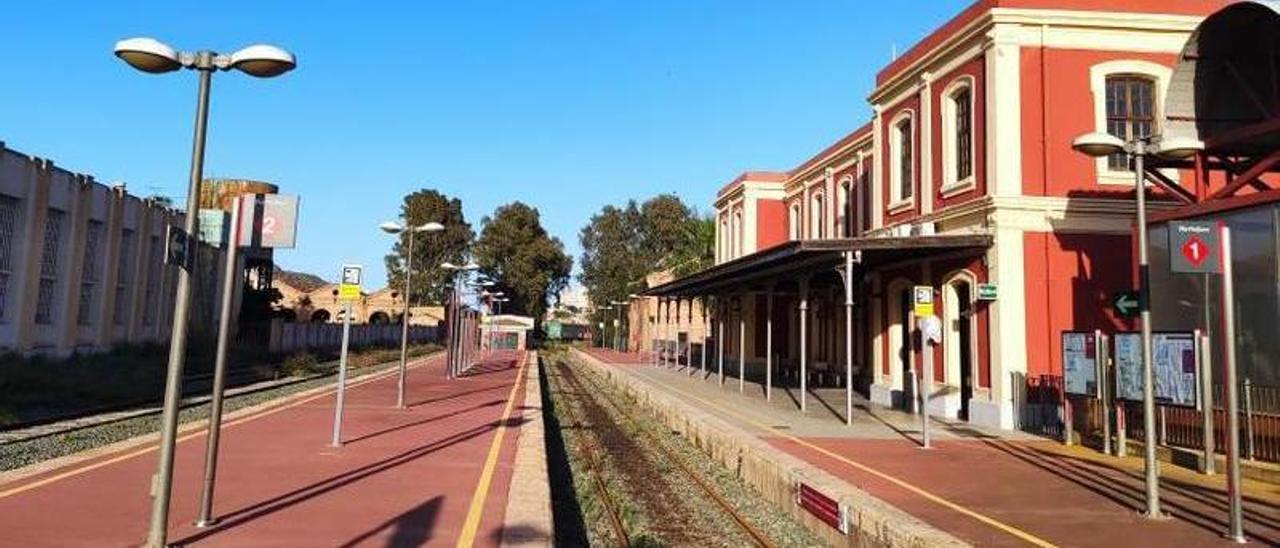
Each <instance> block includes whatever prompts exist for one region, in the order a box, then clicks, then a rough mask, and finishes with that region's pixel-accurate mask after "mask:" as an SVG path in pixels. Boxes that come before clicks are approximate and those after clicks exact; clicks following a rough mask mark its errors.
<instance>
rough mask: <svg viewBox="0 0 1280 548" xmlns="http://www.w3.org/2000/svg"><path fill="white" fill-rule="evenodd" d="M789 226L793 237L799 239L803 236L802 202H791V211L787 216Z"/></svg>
mask: <svg viewBox="0 0 1280 548" xmlns="http://www.w3.org/2000/svg"><path fill="white" fill-rule="evenodd" d="M787 222H788V226H789V227H790V228H791V239H792V240H799V239H800V238H801V237H802V234H801V230H802V228H803V225H801V224H800V204H799V203H798V202H797V203H793V204H791V213H790V215H789V216H788V218H787Z"/></svg>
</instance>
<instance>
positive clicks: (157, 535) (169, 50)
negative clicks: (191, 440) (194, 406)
mask: <svg viewBox="0 0 1280 548" xmlns="http://www.w3.org/2000/svg"><path fill="white" fill-rule="evenodd" d="M115 55H116V57H119V58H120V59H121V60H123V61H124V62H126V63H128V64H129V66H132V67H133V68H135V69H138V70H140V71H142V72H147V73H151V74H161V73H165V72H173V71H175V70H178V69H183V68H185V69H189V70H194V71H197V72H198V73H199V76H200V78H199V89H198V92H197V96H196V120H195V138H194V143H193V145H192V150H191V173H190V180H189V182H188V187H187V211H186V218H185V222H184V224H183V229H184V230H185V231H186V236H187V238H188V241H190V239H191V238H195V237H196V236H195V235H196V231H197V228H198V225H197V221H198V215H197V214H198V211H199V201H198V200H199V196H200V181H201V179H203V177H204V150H205V135H206V129H207V125H208V120H209V86H210V83H211V82H212V80H213V73H214V72H215V71H219V70H232V69H235V70H238V71H240V72H243V73H245V74H248V75H250V76H256V77H258V78H271V77H274V76H279V75H281V74H284V73H286V72H289V71H291V70H293V69H294V67H296V66H297V60H296V59H295V58H294V56H293V54H292V53H289V52H287V51H285V50H283V49H280V48H278V47H276V46H268V45H261V44H259V45H252V46H249V47H246V48H244V49H241V50H239V51H237V52H235V53H232V54H231V55H222V54H219V53H216V52H213V51H210V50H200V51H196V52H180V51H177V50H175V49H174V48H173V47H172V46H169V45H168V44H165V43H164V42H161V41H159V40H156V39H153V38H129V39H127V40H121V41H119V42H116V45H115ZM193 248H194V246H191V245H189V246H188V253H187V255H186V256H187V258H188V260H187V265H184V267H180V268H179V270H178V287H177V295H176V296H175V298H174V303H173V328H172V334H171V335H170V340H169V363H168V369H167V371H166V374H165V390H164V408H163V409H164V410H163V412H162V414H161V427H160V461H159V464H158V466H157V470H156V476H155V478H154V483H153V499H152V506H151V526H150V529H149V531H148V533H147V545H148V546H152V547H159V546H164V544H165V542H166V540H167V537H168V520H169V499H170V495H171V494H172V492H171V490H172V487H173V458H174V440H175V438H176V437H177V430H178V398H179V397H180V395H181V394H180V392H181V382H182V368H183V365H184V364H183V359H184V357H185V354H186V344H187V309H188V308H189V307H190V303H191V269H192V268H193V267H194V265H195V264H194V263H195V262H194V256H193V255H192V254H191V253H190V250H191V249H193ZM206 466H208V465H206Z"/></svg>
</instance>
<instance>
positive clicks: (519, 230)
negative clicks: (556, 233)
mask: <svg viewBox="0 0 1280 548" xmlns="http://www.w3.org/2000/svg"><path fill="white" fill-rule="evenodd" d="M480 223H481V227H482V228H481V229H480V239H479V240H477V241H476V245H475V260H476V264H478V265H480V272H481V273H482V274H484V275H486V276H488V277H489V279H491V280H493V281H494V282H495V283H496V287H495V289H496V290H498V291H502V292H504V293H505V294H506V296H507V297H508V298H510V299H511V302H510V303H508V304H507V306H504V307H503V311H504V312H505V311H507V310H510V311H511V312H513V313H519V314H525V315H528V316H532V317H533V319H534V322H536V323H537V324H538V325H541V322H542V316H543V315H544V314H545V313H546V311H547V303H548V301H549V300H550V299H551V298H552V297H553V296H554V295H556V294H558V293H559V292H560V290H562V289H564V288H565V286H566V285H567V284H568V283H569V273H570V271H571V270H572V269H573V258H572V257H569V255H568V254H566V253H565V252H564V244H563V243H561V242H560V240H559V239H557V238H555V237H553V236H551V235H550V234H548V233H547V231H546V229H544V228H543V227H542V221H541V218H540V216H539V214H538V210H537V209H535V208H533V207H530V206H528V205H525V204H524V203H521V202H512V203H510V204H507V205H504V206H499V207H498V209H497V210H495V211H494V212H493V216H492V217H485V218H484V219H483V220H482V221H481V222H480Z"/></svg>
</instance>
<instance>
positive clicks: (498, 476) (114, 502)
mask: <svg viewBox="0 0 1280 548" xmlns="http://www.w3.org/2000/svg"><path fill="white" fill-rule="evenodd" d="M527 357H528V356H527V355H526V354H524V353H516V352H506V353H501V354H497V355H495V356H493V357H492V358H491V359H489V360H487V361H485V362H484V363H481V364H478V365H477V366H476V367H475V368H473V369H472V370H470V371H469V373H468V374H467V375H466V376H464V377H462V378H460V379H455V380H449V379H446V378H445V371H444V360H443V356H434V357H431V358H428V359H425V360H420V361H418V362H415V363H414V366H413V367H412V368H411V369H410V370H409V374H408V387H407V401H408V402H409V404H408V408H407V409H403V410H401V409H396V408H395V401H396V382H395V375H394V370H392V371H391V372H388V373H382V374H378V375H375V376H372V377H369V378H367V379H361V380H358V381H356V382H353V383H352V385H351V386H350V388H349V390H348V392H347V398H346V415H345V420H344V429H343V432H344V445H343V446H342V447H341V448H334V447H331V446H330V436H331V428H332V424H333V423H332V421H333V412H334V397H333V391H332V389H325V390H324V391H322V392H320V393H318V394H311V395H301V396H295V397H293V398H291V399H288V400H286V401H279V402H276V404H275V405H273V406H270V407H268V408H266V409H260V410H256V411H254V412H253V413H250V414H248V415H246V416H241V417H239V418H231V417H229V419H230V420H228V421H227V423H226V426H225V428H224V432H223V435H222V452H221V453H222V458H221V464H220V467H219V475H218V488H217V497H216V504H215V509H216V514H217V516H218V518H219V522H218V523H217V525H215V526H213V527H209V528H205V529H200V528H196V527H195V526H194V525H193V521H194V520H195V517H196V512H197V506H198V499H199V487H200V479H201V473H202V462H203V453H204V439H205V436H204V434H203V432H194V433H189V434H186V435H184V436H182V438H181V441H180V443H179V444H178V450H177V461H176V472H175V476H174V494H173V499H172V507H171V512H170V518H171V519H170V524H169V525H170V533H169V540H170V542H171V543H174V544H183V545H187V544H197V545H199V544H208V545H224V546H230V545H236V546H244V545H292V546H365V545H368V546H418V545H423V544H428V545H457V546H469V545H472V544H474V545H480V546H497V545H499V544H500V543H501V542H502V539H503V537H504V534H505V535H506V536H508V537H511V536H512V535H511V534H510V531H511V530H516V531H518V532H519V533H520V535H519V536H520V537H521V538H524V539H535V540H536V539H539V538H547V536H548V535H549V534H550V531H548V530H546V528H548V527H549V524H550V520H549V519H548V520H547V521H546V523H545V524H543V523H518V524H515V523H507V522H506V521H505V515H506V513H507V504H508V489H509V486H510V484H511V481H512V475H513V463H515V462H516V457H515V453H516V448H517V446H518V445H520V441H521V440H520V437H521V435H522V433H524V432H525V431H526V423H527V422H528V421H529V420H531V419H530V418H529V416H526V411H529V413H530V416H532V413H534V412H536V411H537V410H536V409H531V410H526V409H525V408H524V407H525V406H524V405H523V403H524V401H525V400H524V396H525V393H526V391H527V389H526V382H528V380H529V378H530V375H531V376H532V378H533V379H536V377H537V375H536V374H534V373H536V363H528V362H527V360H526V358H527ZM529 386H535V387H536V384H533V383H530V384H529ZM534 390H536V388H534ZM536 435H538V436H540V435H541V431H540V429H539V430H538V431H537V434H536ZM525 445H529V444H528V443H526V444H525ZM539 445H540V444H539ZM526 460H527V459H526ZM535 464H536V463H535ZM155 465H156V451H155V443H154V442H147V443H145V444H143V445H142V446H140V447H136V448H131V449H126V450H121V451H116V452H107V453H104V454H98V455H94V456H93V457H92V458H89V459H82V460H80V461H79V462H76V463H75V464H71V465H68V466H64V467H60V468H56V469H52V470H44V471H41V472H38V473H35V474H28V475H26V476H25V477H22V478H20V479H16V480H9V481H7V482H5V483H3V484H0V531H3V534H2V536H3V542H0V543H2V544H6V545H14V546H129V545H133V546H137V545H140V544H141V543H142V541H143V540H144V539H145V538H146V531H147V526H148V516H149V510H150V502H151V501H150V497H149V496H148V491H147V489H148V484H149V482H150V479H151V475H152V474H153V473H154V471H155ZM541 466H542V470H543V473H544V474H545V461H544V462H542V464H541ZM535 472H536V471H535ZM535 495H536V492H535ZM526 498H527V495H526ZM537 503H538V501H536V500H535V501H533V502H532V504H537ZM527 504H528V503H527ZM521 515H528V512H522V513H521Z"/></svg>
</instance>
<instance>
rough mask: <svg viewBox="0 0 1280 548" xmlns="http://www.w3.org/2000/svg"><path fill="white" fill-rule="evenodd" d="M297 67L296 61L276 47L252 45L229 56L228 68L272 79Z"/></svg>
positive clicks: (289, 54) (290, 54) (291, 55)
mask: <svg viewBox="0 0 1280 548" xmlns="http://www.w3.org/2000/svg"><path fill="white" fill-rule="evenodd" d="M297 66H298V60H297V59H296V58H295V57H294V56H293V54H292V53H289V52H287V51H285V50H283V49H281V48H278V47H276V46H271V45H267V44H254V45H252V46H249V47H247V48H244V49H241V50H240V51H237V52H235V53H233V54H231V62H230V64H229V68H233V69H236V70H239V71H240V72H243V73H245V74H248V75H250V76H257V77H258V78H272V77H275V76H280V75H281V74H284V73H286V72H289V71H291V70H293V69H294V67H297Z"/></svg>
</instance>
